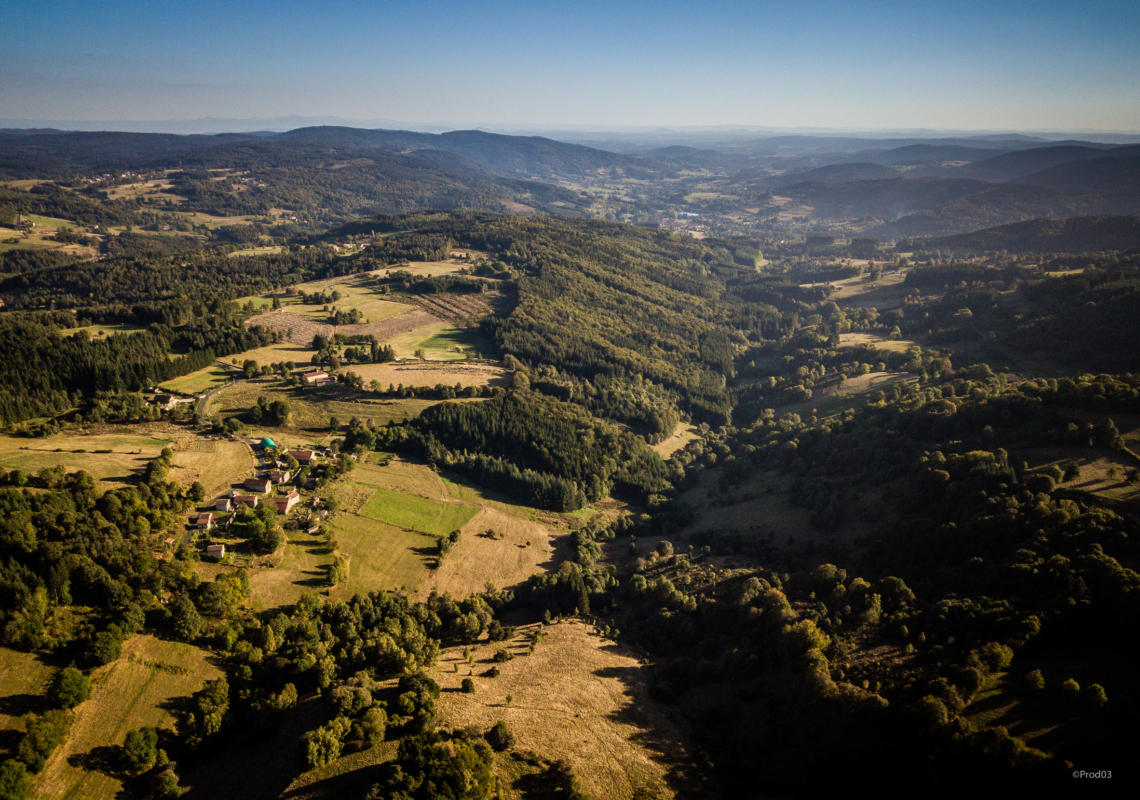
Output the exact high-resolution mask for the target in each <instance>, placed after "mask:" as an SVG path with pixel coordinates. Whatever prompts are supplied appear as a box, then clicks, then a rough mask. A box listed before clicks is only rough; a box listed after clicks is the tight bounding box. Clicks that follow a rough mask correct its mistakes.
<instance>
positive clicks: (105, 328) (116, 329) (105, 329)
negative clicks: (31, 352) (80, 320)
mask: <svg viewBox="0 0 1140 800" xmlns="http://www.w3.org/2000/svg"><path fill="white" fill-rule="evenodd" d="M145 330H146V328H140V327H138V326H137V325H128V324H126V323H125V322H120V323H117V324H112V325H85V326H83V327H82V328H67V329H66V330H61V331H60V332H59V333H60V335H61V336H78V335H79V334H80V333H86V334H87V335H88V336H90V337H91V338H92V339H100V338H102V337H104V336H111V335H112V334H115V333H141V332H142V331H145Z"/></svg>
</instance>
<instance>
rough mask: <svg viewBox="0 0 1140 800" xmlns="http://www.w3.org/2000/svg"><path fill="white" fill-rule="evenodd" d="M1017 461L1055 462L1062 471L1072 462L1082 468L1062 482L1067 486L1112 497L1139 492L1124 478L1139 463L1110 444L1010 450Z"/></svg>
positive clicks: (1044, 464)
mask: <svg viewBox="0 0 1140 800" xmlns="http://www.w3.org/2000/svg"><path fill="white" fill-rule="evenodd" d="M1010 458H1011V459H1013V460H1014V461H1015V462H1016V463H1021V462H1022V461H1024V462H1025V463H1027V464H1028V465H1029V468H1030V469H1032V470H1037V469H1040V468H1042V467H1048V466H1050V465H1056V466H1058V467H1060V468H1061V470H1062V471H1063V470H1064V469H1065V468H1066V467H1068V466H1069V464H1076V465H1077V467H1079V468H1080V472H1081V474H1080V477H1079V478H1077V479H1076V480H1073V481H1070V482H1068V483H1064V484H1062V486H1064V487H1065V488H1068V489H1080V490H1082V491H1085V492H1093V493H1094V494H1099V495H1103V496H1105V497H1112V498H1115V499H1117V500H1134V499H1135V498H1136V497H1137V496H1140V487H1138V486H1136V485H1134V484H1130V483H1128V482H1127V481H1125V480H1124V475H1125V473H1127V472H1128V470H1130V469H1132V468H1133V467H1136V466H1138V465H1137V463H1136V461H1135V460H1134V459H1132V458H1131V457H1129V456H1128V455H1127V454H1122V453H1117V452H1114V451H1112V450H1109V449H1107V448H1099V447H1098V448H1093V449H1089V448H1085V447H1035V448H1028V449H1023V450H1017V451H1016V452H1014V453H1011V454H1010Z"/></svg>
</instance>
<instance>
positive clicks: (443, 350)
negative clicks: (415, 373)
mask: <svg viewBox="0 0 1140 800" xmlns="http://www.w3.org/2000/svg"><path fill="white" fill-rule="evenodd" d="M388 344H389V345H391V346H392V349H393V350H395V351H396V356H397V357H398V358H409V357H410V356H412V355H414V354H415V352H416V351H417V350H423V351H424V357H425V358H427V359H430V360H432V361H461V360H463V359H465V358H467V354H468V353H472V354H475V355H485V354H488V353H489V352H490V350H491V345H490V343H489V342H487V340H486V339H484V338H483V337H482V336H480V335H479V333H478V332H477V331H475V330H472V329H469V328H457V327H456V326H454V325H452V324H451V323H450V322H436V323H433V324H431V325H425V326H423V327H422V328H417V329H416V330H414V331H408V332H407V333H401V334H399V335H398V336H394V337H393V338H392V339H390V340H389V341H388Z"/></svg>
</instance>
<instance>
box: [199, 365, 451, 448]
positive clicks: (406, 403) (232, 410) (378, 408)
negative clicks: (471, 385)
mask: <svg viewBox="0 0 1140 800" xmlns="http://www.w3.org/2000/svg"><path fill="white" fill-rule="evenodd" d="M261 395H264V396H265V397H266V398H268V400H269V402H271V403H272V402H274V401H276V400H284V401H285V402H287V403H288V404H289V408H290V409H291V411H292V418H291V420H290V424H289V427H290V428H294V429H297V428H308V429H310V430H325V429H327V428H328V425H329V418H330V417H334V416H335V417H338V418H339V419H340V420H341V422H342V423H345V422H348V421H349V420H350V419H351V418H352V417H358V418H360V419H362V420H374V421H375V422H376V424H377V425H387V424H388V422H389V421H394V422H403V421H405V420H408V419H412V418H413V417H417V416H419V414H420V412H421V411H423V410H424V409H425V408H427V407H428V406H431V405H434V404H435V403H437V402H439V401H437V400H415V399H409V398H396V399H392V400H380V399H369V398H361V397H360V396H359V395H358V394H356V393H355V392H351V391H348V390H345V389H342V388H340V387H327V388H324V389H309V390H307V391H305V393H304V394H300V393H298V390H295V389H290V388H288V387H286V386H285V385H284V384H283V383H281V382H280V381H278V380H275V379H259V380H255V381H243V382H242V383H238V384H235V385H234V386H232V387H229V388H227V389H224V390H222V391H220V392H218V393H217V394H216V395H214V396H213V397H211V398H210V400H209V402H208V403H207V404H206V415H207V416H209V415H212V414H221V415H222V416H223V417H233V416H240V415H242V414H244V413H245V412H246V411H248V410H249V408H250V406H253V405H255V404H256V403H257V398H258V397H259V396H261ZM271 435H272V434H271Z"/></svg>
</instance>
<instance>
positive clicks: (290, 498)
mask: <svg viewBox="0 0 1140 800" xmlns="http://www.w3.org/2000/svg"><path fill="white" fill-rule="evenodd" d="M273 502H274V503H275V504H276V505H277V513H278V514H288V513H289V509H291V508H292V507H293V506H295V505H297V503H299V502H301V495H299V494H297V493H296V492H289V494H283V495H279V496H277V497H274V498H273Z"/></svg>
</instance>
